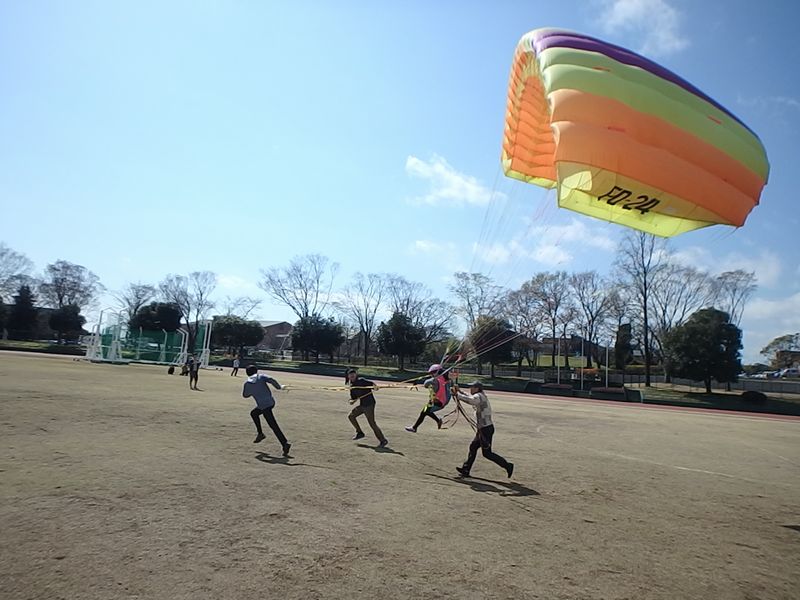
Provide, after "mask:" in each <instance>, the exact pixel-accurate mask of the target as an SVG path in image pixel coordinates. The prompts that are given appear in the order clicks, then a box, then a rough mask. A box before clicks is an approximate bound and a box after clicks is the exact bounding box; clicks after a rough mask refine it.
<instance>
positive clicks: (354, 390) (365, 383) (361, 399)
mask: <svg viewBox="0 0 800 600" xmlns="http://www.w3.org/2000/svg"><path fill="white" fill-rule="evenodd" d="M346 378H347V384H348V385H349V386H350V404H355V403H356V402H358V406H356V407H355V408H354V409H353V410H351V411H350V414H349V415H348V416H347V418H348V419H350V422H351V423H352V424H353V427H355V429H356V434H355V436H353V439H354V440H360V439H361V438H363V437H364V432H363V431H362V430H361V426H360V425H359V424H358V417H360V416H361V415H365V416H366V417H367V423H369V426H370V427H371V428H372V431H373V433H374V434H375V437H376V438H378V445H379V446H380V447H381V448H384V447H386V445H387V444H388V443H389V441H388V440H387V439H386V437H385V436H384V435H383V432H382V431H381V428H380V427H378V424H377V423H376V422H375V395H374V394H373V393H372V391H373V390H374V389H375V383H373V382H372V381H370V380H369V379H364V378H363V377H359V376H358V371H356V370H355V369H348V370H347V376H346Z"/></svg>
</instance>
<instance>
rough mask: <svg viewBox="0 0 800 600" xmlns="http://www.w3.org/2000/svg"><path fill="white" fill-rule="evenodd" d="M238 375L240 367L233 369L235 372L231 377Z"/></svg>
mask: <svg viewBox="0 0 800 600" xmlns="http://www.w3.org/2000/svg"><path fill="white" fill-rule="evenodd" d="M238 374H239V367H233V371H231V377H233V376H234V375H238Z"/></svg>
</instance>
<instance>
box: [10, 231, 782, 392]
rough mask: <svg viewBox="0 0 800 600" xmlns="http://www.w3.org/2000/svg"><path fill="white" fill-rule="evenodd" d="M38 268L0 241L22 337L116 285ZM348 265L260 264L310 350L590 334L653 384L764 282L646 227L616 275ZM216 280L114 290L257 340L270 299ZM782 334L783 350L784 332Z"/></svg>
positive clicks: (296, 342)
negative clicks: (430, 280) (691, 262)
mask: <svg viewBox="0 0 800 600" xmlns="http://www.w3.org/2000/svg"><path fill="white" fill-rule="evenodd" d="M31 272H32V264H31V262H30V261H29V260H28V259H27V258H26V257H24V256H23V255H21V254H19V253H17V252H15V251H13V250H11V249H10V248H8V247H7V246H5V244H0V318H1V319H2V322H0V324H1V325H3V326H4V327H5V328H6V329H7V330H8V331H9V334H10V336H24V335H25V334H26V331H29V330H30V328H31V327H32V319H35V317H31V314H32V312H35V306H36V304H37V301H38V303H39V304H40V305H43V306H46V307H49V308H52V309H55V311H56V312H54V313H53V314H52V315H51V317H50V320H51V327H52V328H53V329H54V330H56V331H58V335H59V338H61V337H62V336H64V337H69V336H74V335H75V332H76V331H80V329H81V327H82V326H83V324H84V323H85V318H84V317H83V315H82V311H84V310H85V309H87V308H90V307H91V306H92V305H93V304H94V303H96V300H97V297H98V295H99V294H100V293H101V292H102V291H104V290H105V288H103V286H102V284H101V283H100V281H99V278H98V277H97V276H96V275H94V274H93V273H92V272H91V271H89V270H88V269H86V268H85V267H83V266H81V265H74V264H72V263H69V262H67V261H63V260H59V261H56V262H55V263H53V264H51V265H48V266H47V267H46V269H45V271H44V273H43V274H42V275H41V276H39V277H36V276H34V275H32V273H31ZM338 272H339V265H338V264H336V263H333V262H331V261H330V260H329V259H328V258H327V257H325V256H322V255H319V254H311V255H305V256H298V257H295V258H294V259H292V260H291V261H290V262H289V264H288V265H285V266H282V267H270V268H267V269H263V270H262V271H261V277H260V281H259V285H260V287H261V289H263V290H264V291H265V292H266V293H267V295H269V296H270V297H271V298H273V299H274V300H275V301H277V302H279V303H281V304H283V305H285V306H286V307H288V308H289V309H290V310H291V311H292V312H293V313H294V314H295V315H296V317H297V320H296V322H295V323H294V328H293V332H292V342H293V348H294V349H295V350H297V351H300V352H302V353H303V354H304V355H305V357H306V358H309V357H311V356H313V357H314V358H315V359H316V360H319V357H320V356H325V355H329V356H332V355H333V353H334V352H337V351H338V352H341V351H342V349H343V348H344V352H345V353H346V354H347V355H348V356H352V355H360V356H361V360H363V362H364V363H366V362H368V360H369V357H370V355H373V354H381V355H385V356H391V357H395V358H396V360H397V364H398V366H399V367H400V368H401V369H402V368H404V367H405V363H406V361H407V360H409V359H410V360H415V359H418V358H420V357H425V356H427V357H431V358H434V357H436V356H441V355H442V354H444V353H445V352H446V351H447V350H455V351H456V352H458V353H459V354H461V355H463V356H471V357H473V358H475V359H476V360H477V361H478V363H479V364H480V362H481V361H486V362H488V363H489V364H490V365H491V366H492V368H493V367H494V365H496V364H499V363H500V362H507V361H509V360H512V359H513V360H515V361H516V362H517V364H518V365H521V364H522V363H523V362H524V361H525V360H527V361H528V364H529V365H534V364H537V362H540V361H538V358H539V357H538V356H537V354H539V353H541V352H542V351H543V350H542V348H543V346H547V349H548V353H549V354H550V355H551V364H555V363H556V355H557V354H559V355H561V356H566V357H568V356H569V355H570V353H571V352H572V351H574V349H573V348H571V347H570V345H569V340H570V338H571V337H572V336H578V337H579V338H580V339H581V340H585V342H586V347H585V350H586V356H587V360H588V361H589V364H588V366H590V367H591V366H593V365H595V364H597V365H599V364H601V362H602V360H603V356H602V349H603V348H604V347H605V346H612V347H613V357H614V358H613V361H614V363H615V364H616V366H617V367H618V368H623V367H624V366H625V364H627V363H628V362H630V361H631V360H632V357H633V352H634V351H637V352H638V353H639V354H640V356H641V362H643V364H644V369H645V379H646V384H648V385H649V383H650V377H651V371H652V369H653V368H654V367H658V368H660V369H661V371H662V372H664V373H665V374H666V375H667V376H669V375H670V374H672V373H675V374H677V373H678V372H679V371H682V372H685V368H686V367H685V365H686V361H685V360H684V359H685V358H686V357H685V353H684V354H680V353H677V352H676V351H675V347H676V344H678V341H677V340H678V338H679V336H678V333H676V332H677V331H683V330H681V329H680V328H682V327H685V326H687V325H689V324H690V318H691V317H692V315H697V314H698V312H699V311H702V310H704V309H706V310H711V309H713V310H717V311H718V312H719V313H721V314H723V315H725V317H724V318H722V317H721V315H717V316H715V317H713V318H711V317H710V316H709V314H710V313H709V314H706V317H708V318H706V319H705V320H704V321H703V323H705V324H706V325H708V324H709V323H717V324H719V323H721V322H724V323H723V324H725V325H732V326H733V327H735V328H736V330H737V331H738V325H739V322H740V319H741V315H742V311H743V310H744V307H745V305H746V303H747V301H748V300H749V298H750V297H751V296H752V294H753V293H754V291H755V289H756V281H755V276H754V274H753V273H751V272H746V271H743V270H736V271H730V272H725V273H722V274H720V275H716V276H714V275H711V274H709V273H706V272H704V271H702V270H700V269H697V268H694V267H691V266H686V265H685V264H683V263H681V262H680V261H678V260H677V258H676V256H675V255H673V254H672V253H671V252H670V251H669V248H668V246H667V242H665V241H662V240H659V239H657V238H654V237H653V236H650V235H647V234H643V233H638V232H631V233H628V234H627V235H625V236H624V238H623V239H622V241H621V243H620V246H619V249H618V253H617V256H616V259H615V261H614V264H613V268H612V269H611V270H610V273H609V275H607V276H602V275H600V274H598V273H597V272H596V271H585V272H574V273H567V272H566V271H543V272H539V273H534V274H532V275H531V276H530V277H529V278H527V279H526V280H525V281H524V282H523V283H522V284H520V285H519V286H518V287H515V288H505V287H502V286H500V285H497V284H496V283H495V282H494V281H493V279H492V278H491V277H489V276H487V275H485V274H482V273H463V272H462V273H455V274H454V275H453V278H452V284H451V285H450V286H449V291H450V297H449V298H447V299H442V298H439V297H437V296H436V295H435V294H434V293H433V291H432V290H430V289H429V288H427V287H426V286H425V285H423V284H421V283H419V282H414V281H411V280H409V279H407V278H405V277H403V276H401V275H398V274H387V273H368V274H363V273H356V274H355V275H354V276H353V278H352V279H351V281H350V282H349V283H347V284H345V285H344V286H341V287H340V286H337V276H338ZM216 285H217V278H216V275H215V274H214V273H212V272H209V271H195V272H192V273H189V274H188V275H175V274H170V275H167V276H166V277H165V278H164V279H163V280H162V281H161V282H159V283H158V284H155V285H153V284H146V283H141V282H137V283H130V284H128V285H127V286H126V287H125V288H124V289H122V290H119V291H117V292H116V293H115V294H114V296H115V297H116V298H117V300H118V303H119V308H120V309H121V311H122V312H123V313H124V315H125V321H126V323H127V324H128V326H129V328H130V329H132V330H136V329H137V328H139V327H141V328H142V329H146V330H151V329H154V330H161V329H164V330H167V331H174V330H175V329H177V327H180V326H183V327H185V328H186V329H187V331H188V332H189V336H190V343H191V344H193V343H194V338H195V336H196V334H197V327H198V323H199V322H200V321H202V320H203V319H205V318H208V317H209V316H211V311H212V310H213V309H215V308H216V309H217V313H218V314H217V320H216V322H215V325H214V329H213V331H214V339H213V341H214V343H215V344H216V345H218V346H221V347H225V348H228V349H229V351H232V352H233V351H240V350H241V349H243V348H245V347H248V346H254V345H256V344H258V343H259V341H260V339H261V338H260V337H259V331H261V332H262V333H261V335H263V330H262V329H261V328H260V326H258V323H257V322H255V321H252V320H251V319H250V316H251V315H252V314H253V313H254V312H255V311H256V310H257V309H258V307H259V305H260V303H261V300H260V299H258V298H251V297H237V298H231V297H227V298H226V299H225V300H224V301H221V302H215V301H214V300H213V299H212V296H213V293H214V291H215V289H216ZM8 300H13V303H12V304H11V305H10V306H6V305H5V304H3V302H6V301H8ZM32 309H33V310H32ZM56 313H58V316H56ZM697 318H698V319H700V316H698V317H697ZM701 320H702V319H701ZM707 334H708V335H710V334H709V333H708V332H707ZM739 336H741V334H740V333H739ZM729 337H730V336H729ZM783 337H786V336H783ZM790 337H791V336H790ZM256 338H258V339H256ZM740 339H741V338H740V337H739V340H740ZM778 339H782V338H778ZM791 339H794V338H791ZM730 343H731V344H734V341H731V342H730ZM740 345H741V344H740V341H739V347H737V348H736V349H735V352H734V355H736V356H738V351H739V349H740ZM779 345H780V348H781V349H786V344H782V345H781V344H779ZM717 347H719V344H718V345H717ZM774 347H775V341H773V343H771V344H770V345H768V346H767V347H765V349H764V352H765V353H773V352H774V351H775V350H774ZM737 360H738V359H737ZM728 362H730V361H728ZM736 364H738V363H736V362H735V361H734V363H732V365H731V368H733V367H734V366H735V365H736ZM737 372H738V370H737Z"/></svg>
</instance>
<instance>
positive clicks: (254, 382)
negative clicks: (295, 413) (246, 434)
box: [242, 365, 292, 456]
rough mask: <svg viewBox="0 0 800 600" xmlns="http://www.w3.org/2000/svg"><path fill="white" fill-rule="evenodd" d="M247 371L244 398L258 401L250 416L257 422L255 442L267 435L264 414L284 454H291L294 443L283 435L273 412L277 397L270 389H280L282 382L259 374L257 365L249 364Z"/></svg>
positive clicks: (243, 390)
mask: <svg viewBox="0 0 800 600" xmlns="http://www.w3.org/2000/svg"><path fill="white" fill-rule="evenodd" d="M245 373H247V381H245V382H244V386H243V387H242V396H243V397H244V398H253V399H254V400H255V401H256V408H254V409H253V410H251V411H250V417H251V418H252V419H253V423H255V424H256V431H257V432H258V435H256V439H254V440H253V443H254V444H257V443H259V442H260V441H262V440H263V439H264V438H265V437H266V436H265V435H264V430H263V429H261V418H260V417H261V416H262V415H263V416H264V420H265V421H266V422H267V425H269V428H270V429H272V433H274V434H275V437H276V438H278V441H279V442H280V444H281V447H282V448H283V455H284V456H289V448H291V447H292V445H291V444H290V443H289V442H287V441H286V436H285V435H283V432H282V431H281V428H280V427H279V426H278V422H277V421H276V420H275V416H274V415H273V414H272V409H273V408H275V398H274V397H273V396H272V390H270V389H269V386H270V385H271V386H273V387H274V388H275V389H277V390H280V389H281V384H280V383H278V382H277V381H275V380H274V379H273V378H272V377H270V376H269V375H266V374H263V373H262V374H261V375H259V374H258V368H257V367H256V366H255V365H249V366H248V367H247V368H246V369H245Z"/></svg>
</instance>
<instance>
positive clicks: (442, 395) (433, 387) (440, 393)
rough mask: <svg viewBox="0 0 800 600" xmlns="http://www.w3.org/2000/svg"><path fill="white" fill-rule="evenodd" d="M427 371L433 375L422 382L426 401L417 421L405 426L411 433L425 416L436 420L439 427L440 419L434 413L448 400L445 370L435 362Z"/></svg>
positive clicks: (448, 383) (447, 377) (448, 389)
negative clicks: (426, 394) (426, 396)
mask: <svg viewBox="0 0 800 600" xmlns="http://www.w3.org/2000/svg"><path fill="white" fill-rule="evenodd" d="M428 373H430V374H431V375H433V377H431V378H429V379H426V380H425V382H424V383H423V384H422V385H423V386H424V387H426V388H428V395H429V397H428V403H427V404H426V405H425V406H423V407H422V412H420V413H419V417H417V422H416V423H414V424H413V425H409V426H408V427H406V431H409V432H411V433H417V428H418V427H419V426H420V425H422V421H423V420H425V417H430V418H431V419H433V420H434V421H436V426H437V427H438V428H439V429H441V428H442V419H441V418H440V417H438V416H437V415H436V414H435V413H436V411H439V410H441V409H443V408H444V407H445V406H446V405H447V403H448V402H450V377H449V375H448V374H447V371H445V370H444V369H443V368H442V365H438V364H437V365H431V366H430V368H429V369H428Z"/></svg>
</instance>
